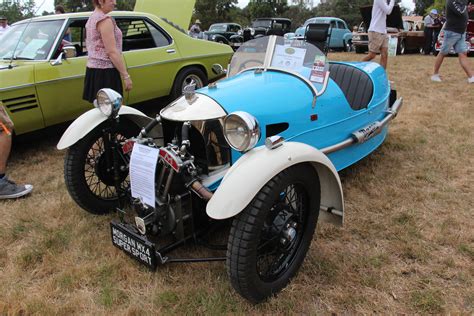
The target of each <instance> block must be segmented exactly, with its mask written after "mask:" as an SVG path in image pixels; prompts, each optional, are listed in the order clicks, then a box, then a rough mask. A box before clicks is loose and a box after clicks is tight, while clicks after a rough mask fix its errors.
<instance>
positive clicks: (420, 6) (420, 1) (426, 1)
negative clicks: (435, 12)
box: [415, 0, 433, 15]
mask: <svg viewBox="0 0 474 316" xmlns="http://www.w3.org/2000/svg"><path fill="white" fill-rule="evenodd" d="M432 5H433V0H417V1H415V14H416V15H426V12H427V11H428V8H429V7H430V6H432Z"/></svg>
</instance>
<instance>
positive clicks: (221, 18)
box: [193, 0, 237, 28]
mask: <svg viewBox="0 0 474 316" xmlns="http://www.w3.org/2000/svg"><path fill="white" fill-rule="evenodd" d="M236 4H237V0H196V5H195V6H194V15H193V20H194V19H199V20H200V21H201V24H202V27H203V28H208V27H209V25H211V24H212V23H217V22H234V21H235V20H232V18H233V17H234V16H235V15H237V12H236V9H237V7H236V6H235V5H236Z"/></svg>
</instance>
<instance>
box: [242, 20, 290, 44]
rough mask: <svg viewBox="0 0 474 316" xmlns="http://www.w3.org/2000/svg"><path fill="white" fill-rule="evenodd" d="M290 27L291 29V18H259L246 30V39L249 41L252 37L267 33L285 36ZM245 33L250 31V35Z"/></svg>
mask: <svg viewBox="0 0 474 316" xmlns="http://www.w3.org/2000/svg"><path fill="white" fill-rule="evenodd" d="M290 29H291V20H290V19H285V18H258V19H255V20H254V21H253V22H252V25H251V27H249V28H247V29H246V30H244V40H245V41H247V40H248V39H250V38H254V37H258V36H265V35H278V36H283V35H284V34H285V33H288V32H289V31H290ZM245 33H248V35H247V34H245Z"/></svg>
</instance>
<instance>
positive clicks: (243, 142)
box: [224, 111, 260, 152]
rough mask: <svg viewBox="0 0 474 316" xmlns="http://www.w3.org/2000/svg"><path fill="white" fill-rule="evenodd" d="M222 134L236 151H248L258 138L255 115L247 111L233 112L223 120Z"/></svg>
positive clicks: (258, 132)
mask: <svg viewBox="0 0 474 316" xmlns="http://www.w3.org/2000/svg"><path fill="white" fill-rule="evenodd" d="M224 136H225V139H226V141H227V143H229V145H230V146H231V147H232V148H234V149H235V150H237V151H243V152H245V151H248V150H250V149H252V148H254V147H255V145H256V144H257V142H258V140H259V139H260V126H259V124H258V121H257V119H256V118H255V117H253V116H252V115H250V114H249V113H247V112H241V111H238V112H233V113H231V114H229V115H227V117H226V118H225V120H224Z"/></svg>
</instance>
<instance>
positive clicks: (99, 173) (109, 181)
mask: <svg viewBox="0 0 474 316" xmlns="http://www.w3.org/2000/svg"><path fill="white" fill-rule="evenodd" d="M107 124H108V122H104V123H102V124H101V125H99V126H97V127H96V128H95V129H93V130H92V131H91V132H90V133H89V134H87V135H86V136H84V137H83V138H82V139H81V140H79V141H78V142H77V143H75V144H74V145H73V146H71V147H70V148H69V149H68V151H67V152H66V156H65V157H64V181H65V183H66V188H67V190H68V192H69V194H70V196H71V197H72V199H73V200H74V201H75V202H76V203H77V204H78V205H79V206H80V207H82V208H83V209H84V210H86V211H87V212H89V213H93V214H106V213H108V212H110V211H112V210H114V208H115V207H117V206H118V195H117V192H116V190H115V179H114V170H113V168H112V166H111V164H112V159H113V153H112V152H111V151H110V150H107V149H106V143H107V142H109V143H110V142H112V141H113V139H112V137H114V136H113V134H111V133H110V132H109V131H108V129H107ZM138 132H139V128H138V127H137V126H136V125H134V124H133V123H131V122H130V121H128V120H124V119H123V120H121V125H120V126H119V127H118V130H117V133H116V134H115V137H117V139H118V141H119V142H120V141H122V140H125V139H127V138H129V137H132V136H135V135H137V134H138ZM116 150H117V149H116ZM119 156H120V157H121V159H120V161H119V162H118V165H119V170H120V172H119V182H120V183H121V186H122V187H123V188H125V187H127V186H128V184H129V181H128V161H126V160H127V159H126V158H125V157H124V156H123V155H120V154H119Z"/></svg>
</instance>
